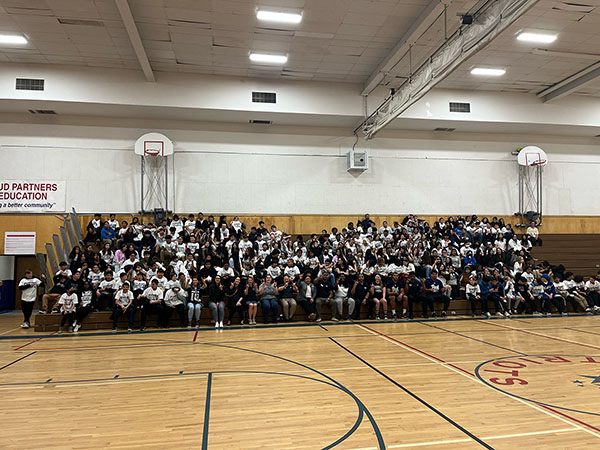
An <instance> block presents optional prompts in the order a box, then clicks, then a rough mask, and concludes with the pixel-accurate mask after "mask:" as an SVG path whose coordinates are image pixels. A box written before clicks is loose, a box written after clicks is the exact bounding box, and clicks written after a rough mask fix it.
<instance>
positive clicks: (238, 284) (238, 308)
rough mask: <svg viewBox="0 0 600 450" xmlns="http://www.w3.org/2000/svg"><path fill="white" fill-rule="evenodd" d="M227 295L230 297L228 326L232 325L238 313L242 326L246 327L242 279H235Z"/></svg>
mask: <svg viewBox="0 0 600 450" xmlns="http://www.w3.org/2000/svg"><path fill="white" fill-rule="evenodd" d="M227 294H228V296H229V318H228V319H227V325H231V322H232V321H233V316H234V315H235V313H236V312H237V313H238V315H239V317H240V325H244V303H243V300H244V289H243V286H242V279H241V278H240V277H235V279H234V280H233V283H232V284H231V286H230V287H229V291H228V293H227Z"/></svg>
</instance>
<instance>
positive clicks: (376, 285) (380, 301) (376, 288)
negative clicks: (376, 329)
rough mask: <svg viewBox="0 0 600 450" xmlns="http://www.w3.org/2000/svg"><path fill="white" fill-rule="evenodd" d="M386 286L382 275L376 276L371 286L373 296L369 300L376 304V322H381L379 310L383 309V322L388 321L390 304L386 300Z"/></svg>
mask: <svg viewBox="0 0 600 450" xmlns="http://www.w3.org/2000/svg"><path fill="white" fill-rule="evenodd" d="M385 291H386V289H385V284H384V283H383V279H382V278H381V275H379V274H376V275H375V277H374V279H373V283H372V284H371V295H370V297H369V299H370V300H371V301H372V302H373V303H374V304H375V320H379V309H380V307H383V320H387V318H388V315H387V309H388V302H387V298H386V292H385Z"/></svg>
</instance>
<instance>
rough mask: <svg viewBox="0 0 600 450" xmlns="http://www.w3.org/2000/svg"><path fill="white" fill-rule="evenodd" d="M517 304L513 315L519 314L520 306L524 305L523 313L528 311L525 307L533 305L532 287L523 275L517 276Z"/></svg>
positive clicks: (518, 274)
mask: <svg viewBox="0 0 600 450" xmlns="http://www.w3.org/2000/svg"><path fill="white" fill-rule="evenodd" d="M515 280H516V283H515V304H514V307H513V311H512V314H518V313H519V305H520V304H521V303H523V305H524V306H523V311H526V308H525V305H529V304H531V301H532V300H533V297H532V296H531V292H530V287H531V285H530V284H529V283H528V282H527V280H526V279H525V278H524V277H523V276H522V274H521V273H517V274H516V275H515Z"/></svg>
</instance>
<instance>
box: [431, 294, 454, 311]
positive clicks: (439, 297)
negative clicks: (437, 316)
mask: <svg viewBox="0 0 600 450" xmlns="http://www.w3.org/2000/svg"><path fill="white" fill-rule="evenodd" d="M430 298H431V301H432V302H437V303H443V304H444V309H443V311H444V312H447V311H448V308H449V307H450V297H448V296H447V295H444V294H433V295H431V296H430ZM432 306H433V305H432ZM432 312H435V311H434V310H433V309H432Z"/></svg>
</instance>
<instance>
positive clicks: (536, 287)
mask: <svg viewBox="0 0 600 450" xmlns="http://www.w3.org/2000/svg"><path fill="white" fill-rule="evenodd" d="M543 293H544V286H542V279H541V278H534V279H533V285H532V287H531V297H532V309H533V313H532V314H533V315H534V316H541V315H542V313H541V312H540V311H541V310H542V307H541V305H542V294H543Z"/></svg>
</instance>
